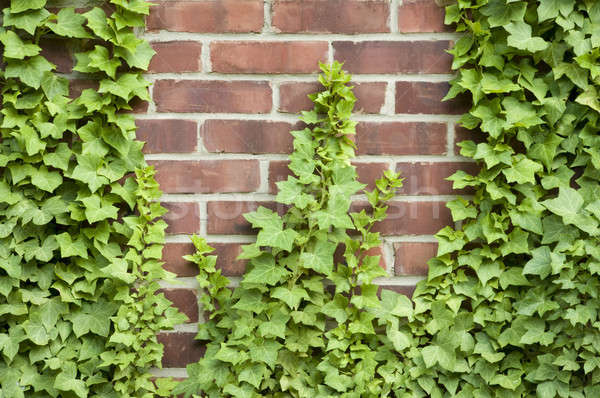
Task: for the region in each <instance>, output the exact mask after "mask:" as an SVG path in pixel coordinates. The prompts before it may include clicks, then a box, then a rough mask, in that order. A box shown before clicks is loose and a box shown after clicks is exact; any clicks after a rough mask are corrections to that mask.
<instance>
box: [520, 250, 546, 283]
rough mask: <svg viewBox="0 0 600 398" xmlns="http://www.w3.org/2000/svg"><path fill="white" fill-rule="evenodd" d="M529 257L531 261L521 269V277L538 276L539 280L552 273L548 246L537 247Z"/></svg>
mask: <svg viewBox="0 0 600 398" xmlns="http://www.w3.org/2000/svg"><path fill="white" fill-rule="evenodd" d="M531 256H532V257H531V260H529V261H528V262H527V263H526V264H525V267H524V268H523V275H527V274H531V275H538V276H539V277H540V278H541V279H545V278H546V277H547V276H548V275H550V272H551V271H552V265H551V263H552V260H551V258H550V248H549V247H548V246H541V247H538V248H536V249H534V250H533V251H532V252H531Z"/></svg>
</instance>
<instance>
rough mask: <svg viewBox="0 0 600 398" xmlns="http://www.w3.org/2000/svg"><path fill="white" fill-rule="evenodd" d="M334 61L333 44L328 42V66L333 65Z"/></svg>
mask: <svg viewBox="0 0 600 398" xmlns="http://www.w3.org/2000/svg"><path fill="white" fill-rule="evenodd" d="M334 59H335V49H334V48H333V42H332V41H331V40H329V41H328V42H327V62H329V63H330V64H331V63H333V60H334Z"/></svg>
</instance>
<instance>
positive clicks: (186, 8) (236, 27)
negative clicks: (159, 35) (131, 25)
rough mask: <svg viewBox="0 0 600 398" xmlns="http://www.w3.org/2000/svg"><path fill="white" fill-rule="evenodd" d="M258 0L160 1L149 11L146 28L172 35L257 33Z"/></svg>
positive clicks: (260, 14)
mask: <svg viewBox="0 0 600 398" xmlns="http://www.w3.org/2000/svg"><path fill="white" fill-rule="evenodd" d="M263 11H264V6H263V1H262V0H217V1H215V0H204V1H160V2H158V5H157V6H156V7H152V8H151V9H150V15H149V16H148V18H147V23H146V25H147V26H146V29H147V30H149V31H152V30H169V31H172V32H209V33H221V32H223V33H224V32H260V31H261V29H262V27H263V24H264V21H263V19H264V18H263Z"/></svg>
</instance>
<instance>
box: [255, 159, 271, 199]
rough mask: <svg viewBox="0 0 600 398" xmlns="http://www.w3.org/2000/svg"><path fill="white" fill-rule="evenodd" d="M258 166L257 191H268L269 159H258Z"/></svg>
mask: <svg viewBox="0 0 600 398" xmlns="http://www.w3.org/2000/svg"><path fill="white" fill-rule="evenodd" d="M258 168H259V172H260V185H259V187H258V189H257V192H259V193H268V192H269V160H268V159H265V160H260V162H259V163H258Z"/></svg>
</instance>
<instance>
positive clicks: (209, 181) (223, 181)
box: [151, 159, 260, 193]
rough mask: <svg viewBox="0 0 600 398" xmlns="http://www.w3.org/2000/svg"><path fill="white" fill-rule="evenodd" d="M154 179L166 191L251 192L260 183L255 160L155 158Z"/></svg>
mask: <svg viewBox="0 0 600 398" xmlns="http://www.w3.org/2000/svg"><path fill="white" fill-rule="evenodd" d="M151 163H152V164H154V166H155V167H156V171H157V173H156V181H158V183H159V184H160V187H161V189H162V190H163V191H165V192H167V193H213V192H253V191H256V190H257V189H258V186H259V185H260V170H259V165H258V161H257V160H237V159H228V160H194V161H192V160H164V161H161V160H157V161H153V162H151Z"/></svg>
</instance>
